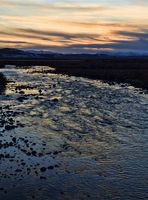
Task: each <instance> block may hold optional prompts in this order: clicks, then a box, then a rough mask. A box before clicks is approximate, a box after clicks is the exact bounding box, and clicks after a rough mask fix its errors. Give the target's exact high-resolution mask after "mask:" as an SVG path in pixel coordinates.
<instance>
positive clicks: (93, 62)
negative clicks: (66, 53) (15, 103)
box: [0, 57, 148, 89]
mask: <svg viewBox="0 0 148 200" xmlns="http://www.w3.org/2000/svg"><path fill="white" fill-rule="evenodd" d="M5 64H13V65H16V66H19V67H21V66H37V65H38V66H49V67H53V68H54V69H55V70H54V73H57V74H67V75H74V76H77V77H86V78H90V79H96V80H103V81H107V82H110V83H114V82H118V83H129V84H131V85H133V86H136V87H140V88H144V89H148V58H147V57H143V58H141V57H119V58H118V57H109V58H103V57H102V58H101V57H100V59H89V58H88V59H87V60H86V59H80V60H66V59H64V60H63V59H59V60H58V59H56V60H54V59H52V60H51V59H39V58H36V59H28V58H27V59H25V58H23V59H20V58H19V59H16V58H15V59H12V58H11V59H9V58H7V59H0V65H5Z"/></svg>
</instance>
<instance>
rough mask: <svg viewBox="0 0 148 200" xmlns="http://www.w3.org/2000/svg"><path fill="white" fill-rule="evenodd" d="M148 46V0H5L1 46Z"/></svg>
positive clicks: (0, 12)
mask: <svg viewBox="0 0 148 200" xmlns="http://www.w3.org/2000/svg"><path fill="white" fill-rule="evenodd" d="M3 47H15V48H22V49H37V50H50V51H56V52H64V53H67V52H71V53H81V52H86V53H96V52H99V51H102V50H103V51H133V52H137V51H138V52H148V1H147V0H124V1H123V0H122V1H121V0H108V1H107V0H91V1H90V0H25V1H22V0H0V48H3Z"/></svg>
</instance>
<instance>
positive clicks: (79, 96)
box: [0, 66, 148, 200]
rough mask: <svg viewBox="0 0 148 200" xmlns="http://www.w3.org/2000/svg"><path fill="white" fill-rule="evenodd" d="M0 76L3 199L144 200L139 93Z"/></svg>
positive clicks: (143, 111)
mask: <svg viewBox="0 0 148 200" xmlns="http://www.w3.org/2000/svg"><path fill="white" fill-rule="evenodd" d="M0 72H2V73H3V74H4V75H5V77H6V78H7V80H8V83H7V86H6V90H5V93H4V94H1V95H0V200H3V199H5V200H10V199H15V200H20V199H21V200H30V199H37V200H41V199H43V200H49V199H51V200H54V199H57V200H61V199H64V200H77V199H78V200H79V199H80V200H82V199H83V200H86V199H92V200H93V199H94V200H95V199H96V200H97V199H101V200H114V199H119V200H120V199H121V200H128V199H131V200H136V199H137V200H139V199H142V200H146V199H148V95H147V94H146V93H144V91H142V90H140V89H136V88H134V87H132V86H128V85H124V86H123V85H119V84H115V85H109V84H107V83H103V82H101V81H96V80H89V79H86V78H80V77H69V76H63V75H55V74H52V73H51V72H50V73H47V69H46V67H40V66H38V67H33V68H25V69H19V68H15V67H14V66H7V67H6V68H5V69H0ZM45 72H46V73H45Z"/></svg>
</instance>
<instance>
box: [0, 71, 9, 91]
mask: <svg viewBox="0 0 148 200" xmlns="http://www.w3.org/2000/svg"><path fill="white" fill-rule="evenodd" d="M6 84H7V79H6V77H5V76H4V75H3V74H2V73H0V94H3V93H4V92H5V90H6Z"/></svg>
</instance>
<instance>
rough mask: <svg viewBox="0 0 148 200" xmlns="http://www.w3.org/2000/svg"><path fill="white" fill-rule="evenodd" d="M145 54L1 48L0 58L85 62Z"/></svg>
mask: <svg viewBox="0 0 148 200" xmlns="http://www.w3.org/2000/svg"><path fill="white" fill-rule="evenodd" d="M147 56H148V55H146V54H142V53H139V54H133V53H131V52H126V53H124V52H100V53H96V54H84V53H82V54H61V53H54V52H51V51H37V50H29V51H24V50H20V49H15V48H2V49H0V58H45V59H63V60H87V59H89V60H90V59H98V58H105V59H110V58H113V57H115V58H117V57H120V58H121V57H147Z"/></svg>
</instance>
